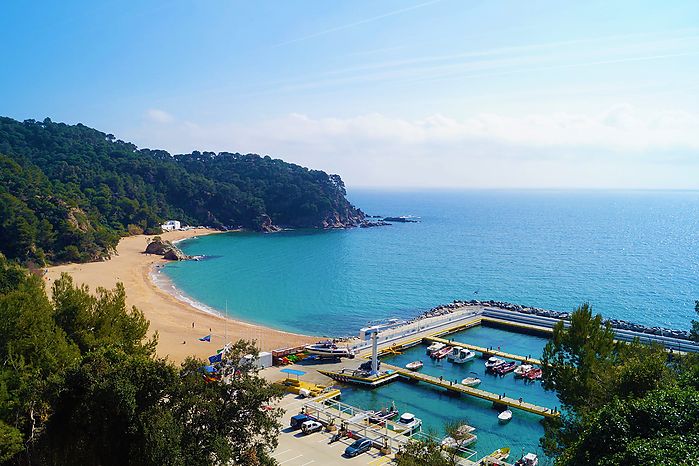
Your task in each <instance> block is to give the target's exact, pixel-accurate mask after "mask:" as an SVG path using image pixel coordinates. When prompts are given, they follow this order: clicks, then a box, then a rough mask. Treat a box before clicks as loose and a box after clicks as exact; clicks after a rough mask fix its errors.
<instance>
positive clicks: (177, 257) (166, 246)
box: [145, 236, 190, 261]
mask: <svg viewBox="0 0 699 466" xmlns="http://www.w3.org/2000/svg"><path fill="white" fill-rule="evenodd" d="M145 253H146V254H157V255H159V256H163V258H164V259H167V260H171V261H183V260H188V259H190V257H189V256H188V255H187V254H185V253H183V252H182V250H181V249H180V248H178V247H177V246H175V245H174V244H172V243H171V242H170V241H167V240H164V239H162V238H161V237H160V236H156V237H155V238H153V239H152V240H151V242H150V243H148V246H146V250H145Z"/></svg>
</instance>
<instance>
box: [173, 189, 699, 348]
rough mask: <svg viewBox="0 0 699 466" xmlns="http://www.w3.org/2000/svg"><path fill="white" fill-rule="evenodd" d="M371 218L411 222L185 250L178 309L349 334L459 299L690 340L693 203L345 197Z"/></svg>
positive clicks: (475, 195)
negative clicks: (681, 333)
mask: <svg viewBox="0 0 699 466" xmlns="http://www.w3.org/2000/svg"><path fill="white" fill-rule="evenodd" d="M348 197H349V199H350V200H351V202H352V203H353V204H355V205H356V206H358V207H360V208H361V209H362V210H364V212H366V213H367V214H369V215H379V216H400V215H412V216H414V217H415V218H416V219H417V220H418V222H417V223H394V224H392V225H390V226H383V227H375V228H352V229H347V230H332V231H317V230H296V231H284V232H280V233H274V234H261V233H228V234H220V235H211V236H204V237H200V238H196V239H192V240H187V241H184V242H182V243H180V246H181V247H182V249H183V250H184V251H185V252H186V253H187V254H191V255H200V256H203V260H201V261H189V262H177V263H171V264H168V265H167V266H166V267H164V271H163V274H165V275H166V276H167V278H168V279H169V280H170V281H171V282H172V285H173V287H174V289H175V290H176V292H177V293H178V294H179V295H180V297H181V298H182V299H187V300H189V301H191V302H193V303H195V304H196V305H197V306H199V307H201V308H202V309H205V310H208V311H210V312H219V313H227V314H228V315H229V316H231V317H235V318H238V319H242V320H246V321H251V322H256V323H259V324H263V325H266V326H270V327H274V328H277V329H281V330H288V331H293V332H299V333H304V334H309V335H319V336H321V335H327V336H345V335H355V334H356V333H357V330H358V329H359V328H360V327H362V326H363V325H365V324H366V323H368V322H373V321H376V320H379V319H384V318H394V317H396V318H411V317H415V316H417V315H418V314H420V313H421V312H423V311H425V310H427V309H429V308H431V307H433V306H435V305H438V304H442V303H447V302H451V301H452V300H454V299H461V300H469V299H479V300H489V299H493V300H500V301H508V302H513V303H518V304H523V305H528V306H536V307H540V308H546V309H552V310H559V311H570V310H573V309H574V308H575V307H576V306H578V305H580V304H581V303H583V302H589V303H590V304H591V305H592V307H593V310H594V311H595V312H599V313H601V314H603V315H604V316H605V317H610V318H618V319H625V320H628V321H632V322H637V323H640V324H644V325H648V326H664V327H669V328H677V329H687V328H688V327H689V326H690V321H691V319H692V318H693V317H696V316H695V315H694V314H695V313H694V301H695V300H697V299H699V192H697V191H565V190H547V191H538V190H529V191H515V190H513V191H509V190H488V191H486V190H484V191H478V190H470V191H446V190H433V191H383V190H353V191H350V192H349V194H348Z"/></svg>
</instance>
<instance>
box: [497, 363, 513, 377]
mask: <svg viewBox="0 0 699 466" xmlns="http://www.w3.org/2000/svg"><path fill="white" fill-rule="evenodd" d="M516 367H517V363H516V362H514V361H513V362H505V363H502V364H500V365H499V366H497V367H495V369H493V370H494V371H495V372H496V373H497V374H498V375H505V374H508V373H510V372H512V371H513V370H515V368H516Z"/></svg>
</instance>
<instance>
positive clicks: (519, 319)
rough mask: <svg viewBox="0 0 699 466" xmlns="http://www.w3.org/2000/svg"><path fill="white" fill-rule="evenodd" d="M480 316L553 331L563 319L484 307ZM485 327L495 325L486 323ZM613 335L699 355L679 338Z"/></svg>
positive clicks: (696, 345)
mask: <svg viewBox="0 0 699 466" xmlns="http://www.w3.org/2000/svg"><path fill="white" fill-rule="evenodd" d="M480 314H481V315H482V316H483V317H491V318H494V319H500V320H503V321H508V322H511V323H520V324H525V325H531V326H537V327H544V328H547V329H553V326H554V325H556V324H557V323H558V322H559V321H561V320H563V319H556V318H552V317H544V316H539V315H535V314H522V313H519V312H517V311H509V310H505V309H498V308H490V307H486V308H484V309H483V310H482V311H481V312H480ZM486 325H497V324H493V323H490V322H488V323H487V324H486ZM563 325H564V326H565V327H569V326H570V322H569V321H567V320H563ZM517 330H518V331H521V332H528V330H527V329H525V328H522V327H517ZM613 330H614V335H615V337H616V339H617V340H619V341H626V342H630V341H633V340H634V339H636V338H638V339H639V341H640V342H642V343H659V344H661V345H663V346H665V347H666V348H667V349H669V350H673V351H681V352H692V353H699V343H697V342H692V341H689V340H684V339H680V338H673V337H671V336H665V335H653V334H649V333H642V332H634V331H631V330H625V329H618V328H614V329H613ZM529 331H536V329H530V330H529Z"/></svg>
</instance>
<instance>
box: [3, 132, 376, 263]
mask: <svg viewBox="0 0 699 466" xmlns="http://www.w3.org/2000/svg"><path fill="white" fill-rule="evenodd" d="M362 216H363V214H362V213H361V211H358V210H357V209H355V208H354V207H353V206H352V205H350V203H349V202H348V201H347V200H346V199H345V188H344V184H343V183H342V180H341V179H340V177H339V176H337V175H328V174H326V173H324V172H322V171H315V170H308V169H306V168H303V167H300V166H298V165H293V164H289V163H285V162H283V161H281V160H274V159H272V158H270V157H260V156H258V155H253V154H248V155H241V154H231V153H220V154H214V153H211V152H204V153H200V152H193V153H191V154H187V155H176V156H171V155H170V154H168V153H167V152H165V151H160V150H149V149H141V150H139V149H137V147H136V146H134V145H133V144H129V143H126V142H123V141H120V140H116V139H115V138H114V137H113V136H111V135H107V134H105V133H102V132H100V131H97V130H94V129H91V128H88V127H86V126H84V125H81V124H78V125H73V126H71V125H65V124H61V123H53V122H52V121H51V120H49V119H48V118H47V119H45V120H44V121H43V122H37V121H34V120H27V121H25V122H18V121H15V120H13V119H11V118H0V252H2V253H4V254H5V255H6V256H7V257H9V258H11V259H17V260H19V261H21V262H29V261H33V262H36V263H38V264H39V265H43V262H44V261H45V260H48V261H50V262H60V261H89V260H96V259H99V258H102V257H105V256H107V255H109V254H110V253H111V252H112V251H113V249H114V248H115V246H116V244H117V242H118V240H119V237H120V236H122V235H127V234H137V233H140V232H145V233H148V234H153V233H157V232H159V231H160V224H161V223H162V221H163V220H164V219H166V218H177V219H180V220H181V221H183V222H185V223H190V224H194V225H210V226H214V227H221V226H243V227H246V228H250V229H258V228H260V227H261V226H262V224H263V223H265V222H266V221H270V220H271V222H272V223H274V224H276V225H282V226H289V227H323V226H326V225H328V224H333V223H335V218H339V219H340V221H342V222H347V223H352V222H354V221H356V220H357V219H359V218H361V217H362Z"/></svg>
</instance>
